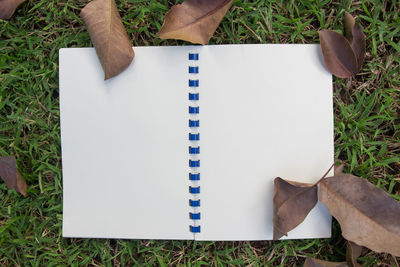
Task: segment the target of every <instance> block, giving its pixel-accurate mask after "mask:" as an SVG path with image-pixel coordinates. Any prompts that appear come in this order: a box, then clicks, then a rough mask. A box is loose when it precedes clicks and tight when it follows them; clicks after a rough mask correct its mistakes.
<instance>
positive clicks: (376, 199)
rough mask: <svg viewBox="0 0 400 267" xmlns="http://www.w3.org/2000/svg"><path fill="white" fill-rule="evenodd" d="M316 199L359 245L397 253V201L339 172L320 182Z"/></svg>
mask: <svg viewBox="0 0 400 267" xmlns="http://www.w3.org/2000/svg"><path fill="white" fill-rule="evenodd" d="M319 199H320V201H321V202H323V203H324V204H325V205H326V206H327V208H328V210H329V212H330V213H331V214H332V216H333V217H335V218H336V220H337V221H338V222H339V224H340V226H341V228H342V235H343V237H344V238H346V239H347V240H349V241H352V242H354V243H356V244H357V245H359V246H364V247H367V248H369V249H371V250H373V251H376V252H387V253H391V254H393V255H394V256H400V203H399V202H397V201H396V200H394V199H392V198H391V197H390V196H389V195H388V194H387V193H386V192H384V191H383V190H381V189H379V188H377V187H376V186H375V185H373V184H371V183H370V182H368V181H366V180H365V179H362V178H359V177H356V176H353V175H350V174H342V175H339V176H333V177H329V178H326V179H324V180H323V181H322V182H321V183H320V189H319Z"/></svg>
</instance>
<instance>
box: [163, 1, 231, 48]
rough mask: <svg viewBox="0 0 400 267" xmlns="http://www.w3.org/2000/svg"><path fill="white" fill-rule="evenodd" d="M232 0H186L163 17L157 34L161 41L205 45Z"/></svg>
mask: <svg viewBox="0 0 400 267" xmlns="http://www.w3.org/2000/svg"><path fill="white" fill-rule="evenodd" d="M232 3H233V0H186V1H185V2H184V3H183V4H179V5H175V6H173V7H172V8H171V10H170V11H168V13H167V14H166V15H165V20H164V24H163V26H162V27H161V30H160V32H159V33H158V34H159V36H160V38H161V39H179V40H185V41H189V42H192V43H196V44H203V45H204V44H207V43H208V41H209V40H210V38H211V37H212V35H213V34H214V32H215V30H216V29H217V27H218V25H219V24H220V23H221V20H222V19H223V18H224V16H225V14H226V12H227V11H228V9H229V8H230V7H231V5H232Z"/></svg>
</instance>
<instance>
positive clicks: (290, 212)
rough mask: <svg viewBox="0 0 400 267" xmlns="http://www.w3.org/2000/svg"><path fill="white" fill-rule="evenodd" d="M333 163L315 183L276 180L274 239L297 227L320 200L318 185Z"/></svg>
mask: <svg viewBox="0 0 400 267" xmlns="http://www.w3.org/2000/svg"><path fill="white" fill-rule="evenodd" d="M333 166H334V165H332V166H331V167H330V168H329V170H328V171H327V172H326V173H325V174H324V175H323V177H322V178H321V179H320V180H319V181H317V182H316V183H314V184H304V183H298V182H294V181H287V180H286V181H285V180H284V179H282V178H280V177H277V178H275V180H274V200H273V201H274V216H273V217H274V218H273V224H274V237H273V238H274V240H277V239H279V238H281V237H282V236H283V235H287V233H288V232H289V231H290V230H292V229H294V228H296V227H297V226H298V225H299V224H300V223H302V222H303V221H304V219H305V218H306V217H307V215H308V213H310V211H311V210H312V209H313V208H314V206H315V205H316V204H317V202H318V194H317V185H318V183H319V182H320V181H321V180H322V179H324V178H325V177H326V175H328V173H329V172H330V170H331V169H332V168H333Z"/></svg>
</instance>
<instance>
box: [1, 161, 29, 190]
mask: <svg viewBox="0 0 400 267" xmlns="http://www.w3.org/2000/svg"><path fill="white" fill-rule="evenodd" d="M0 177H1V178H2V179H3V181H4V182H5V183H6V185H7V187H8V188H10V189H15V191H17V192H19V193H21V194H22V195H23V196H25V197H26V188H27V185H26V182H25V179H24V177H22V175H21V174H20V173H19V171H18V169H17V162H16V161H15V157H13V156H8V157H1V158H0Z"/></svg>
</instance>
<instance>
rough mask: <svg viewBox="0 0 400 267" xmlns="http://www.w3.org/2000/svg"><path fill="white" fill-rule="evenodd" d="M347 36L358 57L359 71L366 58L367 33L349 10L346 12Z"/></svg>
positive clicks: (345, 27) (345, 25)
mask: <svg viewBox="0 0 400 267" xmlns="http://www.w3.org/2000/svg"><path fill="white" fill-rule="evenodd" d="M344 29H345V31H344V32H345V35H344V36H345V37H346V39H347V40H348V41H349V43H350V45H351V48H352V49H353V52H354V55H355V56H356V59H357V71H356V72H359V71H360V69H361V66H362V65H363V64H364V59H365V35H364V32H363V30H362V29H361V26H360V25H358V24H357V23H356V21H355V19H354V18H353V16H352V15H350V14H349V13H348V12H346V13H345V14H344Z"/></svg>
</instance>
